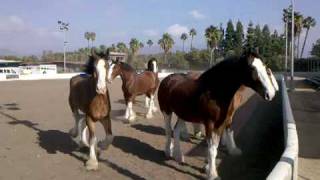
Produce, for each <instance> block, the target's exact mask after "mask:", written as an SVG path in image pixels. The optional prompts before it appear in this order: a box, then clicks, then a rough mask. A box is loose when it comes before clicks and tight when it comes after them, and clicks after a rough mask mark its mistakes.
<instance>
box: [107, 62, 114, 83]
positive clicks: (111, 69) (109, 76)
mask: <svg viewBox="0 0 320 180" xmlns="http://www.w3.org/2000/svg"><path fill="white" fill-rule="evenodd" d="M113 67H114V64H113V63H111V65H110V66H109V70H108V77H107V78H108V81H109V82H111V81H112V79H111V78H112V77H111V75H112V71H113Z"/></svg>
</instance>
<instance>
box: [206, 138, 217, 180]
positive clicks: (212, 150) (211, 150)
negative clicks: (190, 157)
mask: <svg viewBox="0 0 320 180" xmlns="http://www.w3.org/2000/svg"><path fill="white" fill-rule="evenodd" d="M219 141H220V136H219V135H217V134H216V133H212V138H210V139H207V143H208V165H207V166H206V172H207V178H208V179H210V180H213V179H215V178H218V173H217V168H216V157H217V154H218V150H217V149H218V146H219Z"/></svg>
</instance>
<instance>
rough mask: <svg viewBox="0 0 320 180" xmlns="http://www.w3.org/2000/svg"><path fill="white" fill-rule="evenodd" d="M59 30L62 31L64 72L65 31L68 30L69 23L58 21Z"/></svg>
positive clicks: (64, 68) (64, 66)
mask: <svg viewBox="0 0 320 180" xmlns="http://www.w3.org/2000/svg"><path fill="white" fill-rule="evenodd" d="M58 24H59V25H60V26H59V29H60V30H61V31H63V33H64V35H63V71H64V72H66V46H67V43H68V42H67V31H68V30H69V23H65V22H62V21H58Z"/></svg>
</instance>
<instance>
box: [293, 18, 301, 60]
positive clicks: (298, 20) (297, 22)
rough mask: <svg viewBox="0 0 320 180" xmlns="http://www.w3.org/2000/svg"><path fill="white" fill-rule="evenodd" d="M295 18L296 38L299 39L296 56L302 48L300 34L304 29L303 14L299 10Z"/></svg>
mask: <svg viewBox="0 0 320 180" xmlns="http://www.w3.org/2000/svg"><path fill="white" fill-rule="evenodd" d="M294 18H295V31H296V39H297V41H298V42H297V45H296V58H298V56H299V50H300V36H301V32H302V29H303V16H302V14H300V13H299V12H297V15H296V16H295V17H294Z"/></svg>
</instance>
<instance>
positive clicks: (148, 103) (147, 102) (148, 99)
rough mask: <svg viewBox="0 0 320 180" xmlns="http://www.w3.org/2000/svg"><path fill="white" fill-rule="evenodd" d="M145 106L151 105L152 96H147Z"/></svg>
mask: <svg viewBox="0 0 320 180" xmlns="http://www.w3.org/2000/svg"><path fill="white" fill-rule="evenodd" d="M144 106H145V107H146V108H147V107H149V106H150V98H148V96H146V99H145V102H144Z"/></svg>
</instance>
